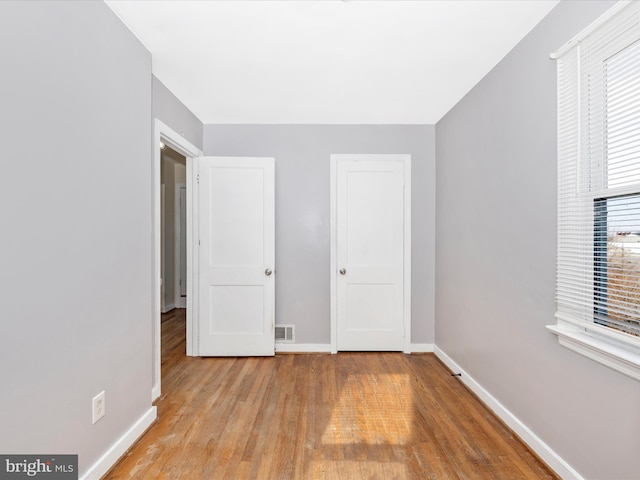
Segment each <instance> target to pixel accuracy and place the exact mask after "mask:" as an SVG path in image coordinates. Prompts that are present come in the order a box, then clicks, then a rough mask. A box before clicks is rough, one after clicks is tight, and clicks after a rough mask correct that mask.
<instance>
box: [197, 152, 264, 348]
mask: <svg viewBox="0 0 640 480" xmlns="http://www.w3.org/2000/svg"><path fill="white" fill-rule="evenodd" d="M197 162H198V166H197V174H198V183H197V185H198V197H199V200H198V232H199V240H200V246H199V250H198V254H199V262H198V264H199V276H198V280H199V286H198V292H199V297H198V299H197V303H198V312H199V315H198V316H199V319H198V326H199V329H198V330H199V331H198V338H199V340H198V346H199V352H198V354H199V355H200V356H249V355H251V356H253V355H256V356H257V355H273V354H274V342H275V341H274V320H275V319H274V304H275V279H274V276H275V275H274V260H275V231H274V223H275V222H274V218H275V214H274V160H273V159H272V158H231V157H201V158H199V159H198V160H197Z"/></svg>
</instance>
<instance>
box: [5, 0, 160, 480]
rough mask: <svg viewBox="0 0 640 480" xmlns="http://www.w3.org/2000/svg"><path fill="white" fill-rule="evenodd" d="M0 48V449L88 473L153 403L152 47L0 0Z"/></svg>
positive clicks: (93, 20) (56, 12) (95, 5)
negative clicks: (56, 458) (97, 399)
mask: <svg viewBox="0 0 640 480" xmlns="http://www.w3.org/2000/svg"><path fill="white" fill-rule="evenodd" d="M0 58H2V74H1V75H0V97H1V100H0V104H1V105H2V107H1V108H0V129H2V132H3V135H2V138H3V144H2V151H3V160H2V161H3V176H2V188H0V203H1V204H2V208H1V209H0V219H1V221H2V226H3V235H2V248H0V271H1V272H2V275H1V276H0V292H2V293H1V295H2V320H1V322H2V332H1V334H0V389H1V392H2V393H1V394H0V425H1V427H0V452H3V453H34V454H44V453H77V454H79V455H80V465H79V469H80V473H81V474H82V473H83V472H84V471H85V470H86V469H87V468H88V467H89V466H90V465H92V464H93V463H94V462H95V461H96V460H97V459H98V458H99V457H100V456H101V455H102V454H103V453H104V452H105V451H106V449H107V448H109V447H110V446H111V445H112V444H113V443H114V442H115V441H116V440H117V439H118V438H119V437H120V436H121V435H122V434H123V433H124V432H125V431H126V430H127V429H128V428H129V427H130V426H131V425H132V424H133V423H134V422H135V421H136V420H138V419H139V418H140V417H141V416H142V415H143V414H144V413H145V412H146V411H147V410H148V409H149V408H150V407H151V402H150V399H151V342H150V338H151V326H150V322H151V305H152V303H151V286H150V285H151V275H150V272H151V254H150V246H151V191H150V187H151V184H150V182H149V179H150V178H151V168H150V167H151V163H150V159H151V142H150V138H151V56H150V55H149V53H148V52H147V51H146V50H145V49H144V48H143V47H142V45H141V44H140V43H139V42H138V41H137V39H136V38H135V37H134V36H133V35H132V34H131V33H130V32H129V30H128V29H127V28H126V27H125V26H124V25H123V24H122V22H121V21H120V20H119V19H118V18H117V17H116V16H115V15H114V14H113V13H112V11H111V10H110V9H109V8H108V7H107V6H106V5H105V4H104V3H102V2H75V1H73V2H47V1H45V2H0ZM114 190H117V192H118V195H113V192H114ZM101 390H106V408H107V414H106V416H105V417H104V418H103V419H102V420H100V421H99V422H98V423H97V424H95V425H92V423H91V399H92V397H93V396H94V395H96V394H97V393H98V392H100V391H101Z"/></svg>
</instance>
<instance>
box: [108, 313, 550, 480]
mask: <svg viewBox="0 0 640 480" xmlns="http://www.w3.org/2000/svg"><path fill="white" fill-rule="evenodd" d="M184 335H185V320H184V310H177V311H174V313H173V314H170V316H168V317H167V318H166V321H163V324H162V375H163V378H162V389H163V391H164V392H165V393H164V394H163V396H162V397H161V398H160V399H159V401H158V402H157V406H158V412H159V420H158V422H157V423H155V424H154V425H153V426H152V427H151V428H150V429H149V431H148V432H147V433H146V435H145V436H144V437H143V438H142V439H141V440H140V441H139V442H138V443H137V444H136V445H135V446H134V447H133V448H132V449H131V450H130V451H129V452H128V453H127V454H126V456H125V457H124V458H123V459H122V460H121V461H120V463H119V464H118V465H116V467H114V469H112V471H111V472H109V473H108V474H107V475H106V476H105V477H104V478H105V479H110V480H119V479H130V478H135V479H167V480H169V479H171V480H174V479H190V480H199V479H203V480H204V479H206V480H209V479H265V480H276V479H283V480H285V479H286V480H290V479H331V480H336V479H339V480H342V479H381V480H383V479H384V480H387V479H420V480H424V479H434V480H436V479H437V480H447V479H501V480H511V479H555V478H558V477H557V476H556V475H555V474H553V473H552V472H551V471H550V470H549V469H548V468H547V467H546V466H545V465H544V464H543V463H542V462H541V461H540V460H539V459H538V458H537V457H536V456H535V455H533V454H532V453H531V452H530V451H529V450H528V449H527V448H526V447H525V446H524V444H522V443H521V442H520V441H519V440H518V439H517V438H516V437H515V436H514V435H513V434H512V433H511V431H510V430H509V429H507V428H506V427H505V426H504V425H503V424H502V423H501V422H500V421H499V420H498V419H497V418H496V417H495V416H494V415H493V414H492V413H490V412H489V411H488V410H487V409H486V408H485V407H484V406H483V405H482V404H481V403H480V402H479V401H478V400H477V399H476V398H475V397H474V396H473V395H472V394H471V393H470V392H469V391H468V390H467V389H466V388H465V387H463V386H462V385H461V383H460V381H459V380H458V379H457V378H456V377H452V376H451V374H450V372H449V371H448V370H447V369H446V368H445V367H444V366H443V365H442V364H441V363H440V362H439V361H438V360H437V358H436V357H435V356H434V355H433V354H420V355H404V354H401V353H340V354H338V355H326V354H317V355H313V354H310V355H277V356H275V357H270V358H188V357H186V356H185V341H184Z"/></svg>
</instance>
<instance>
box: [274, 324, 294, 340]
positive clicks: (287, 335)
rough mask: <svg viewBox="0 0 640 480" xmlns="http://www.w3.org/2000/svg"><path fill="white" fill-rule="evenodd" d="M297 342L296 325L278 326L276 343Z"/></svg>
mask: <svg viewBox="0 0 640 480" xmlns="http://www.w3.org/2000/svg"><path fill="white" fill-rule="evenodd" d="M295 341H296V327H295V325H276V342H278V343H295Z"/></svg>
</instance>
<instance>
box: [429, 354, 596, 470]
mask: <svg viewBox="0 0 640 480" xmlns="http://www.w3.org/2000/svg"><path fill="white" fill-rule="evenodd" d="M434 352H435V354H436V356H437V357H438V358H439V359H440V360H442V362H443V363H444V364H445V365H446V366H447V367H449V369H450V370H451V371H452V372H454V373H461V374H462V375H461V376H460V380H461V381H462V383H464V384H465V385H466V386H467V387H468V388H469V389H470V390H471V391H472V392H473V393H475V394H476V395H477V396H478V397H479V398H480V400H482V401H483V402H484V403H485V405H487V407H489V409H491V410H492V411H493V413H495V414H496V415H497V416H498V417H499V418H500V419H501V420H502V421H503V422H504V423H506V424H507V425H508V426H509V428H511V430H513V431H514V432H515V433H516V435H518V436H519V437H520V438H521V439H522V441H523V442H524V443H526V444H527V445H528V446H529V448H531V450H533V451H534V452H535V453H536V454H537V455H538V456H539V457H540V458H541V459H542V460H543V461H544V462H545V463H546V464H547V465H548V466H549V467H550V468H551V469H552V470H553V471H555V472H556V473H557V474H558V475H559V476H560V477H561V478H562V479H563V480H584V477H582V475H580V474H579V473H578V472H577V471H576V470H575V469H574V468H573V467H572V466H571V465H569V464H568V463H567V462H566V461H565V460H564V459H563V458H562V457H560V455H558V454H557V453H556V452H555V451H553V449H552V448H551V447H550V446H549V445H547V444H546V443H545V442H544V441H543V440H542V439H541V438H540V437H538V436H537V435H536V434H535V433H533V431H532V430H531V429H530V428H529V427H527V426H526V425H525V424H524V423H522V422H521V421H520V420H519V419H518V417H516V416H515V415H514V414H513V413H511V412H510V411H509V410H508V409H507V408H506V407H505V406H504V405H502V404H501V403H500V402H499V401H498V400H497V399H496V398H495V397H494V396H493V395H491V394H490V393H489V392H488V391H487V390H485V389H484V387H482V385H480V384H479V383H478V382H476V381H475V380H474V379H473V378H472V377H470V376H469V374H468V373H467V372H465V371H464V370H463V369H462V368H460V366H459V365H458V364H457V363H456V362H454V361H453V360H452V359H451V357H449V356H448V355H447V354H446V353H444V352H443V351H442V350H441V349H440V348H439V347H438V346H437V345H436V346H435V347H434Z"/></svg>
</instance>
